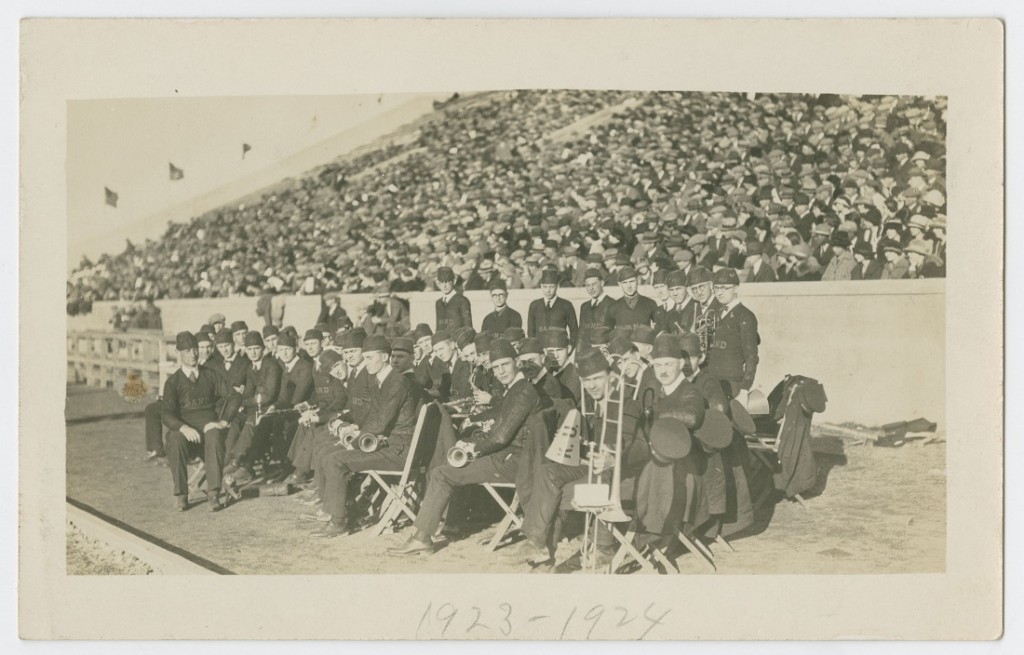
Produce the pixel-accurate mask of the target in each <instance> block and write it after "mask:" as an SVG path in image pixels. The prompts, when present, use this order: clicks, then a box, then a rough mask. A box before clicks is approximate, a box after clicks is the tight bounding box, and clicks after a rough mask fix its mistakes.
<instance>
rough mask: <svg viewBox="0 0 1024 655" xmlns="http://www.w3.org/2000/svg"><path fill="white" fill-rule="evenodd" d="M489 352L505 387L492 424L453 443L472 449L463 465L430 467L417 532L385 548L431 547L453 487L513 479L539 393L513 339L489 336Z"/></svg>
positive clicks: (407, 551) (410, 551) (397, 551)
mask: <svg viewBox="0 0 1024 655" xmlns="http://www.w3.org/2000/svg"><path fill="white" fill-rule="evenodd" d="M489 356H490V359H491V367H492V369H493V370H494V375H495V377H496V378H497V379H498V381H499V382H501V383H502V384H503V385H505V386H506V387H507V388H508V392H507V393H506V394H505V397H504V398H502V401H501V405H500V411H497V412H495V422H494V425H493V427H492V428H491V430H490V431H489V432H487V433H485V434H482V435H480V436H479V437H477V438H473V439H469V440H461V441H459V442H458V443H457V444H456V445H457V446H459V447H460V448H463V449H464V450H466V451H468V452H469V453H472V455H471V456H472V457H473V459H472V461H470V462H468V463H467V464H466V465H465V466H462V467H455V466H452V465H451V464H441V465H440V466H436V467H434V468H433V469H432V470H431V471H430V478H429V481H428V483H427V493H426V496H425V497H424V499H423V503H422V504H421V505H420V510H419V514H418V515H417V516H416V521H415V523H414V527H415V533H414V534H413V535H412V536H410V537H409V539H408V540H407V541H406V542H405V543H404V544H402V545H401V546H399V547H398V548H392V549H389V550H388V553H389V554H392V555H416V554H420V553H431V552H433V550H434V546H433V540H432V537H433V535H434V533H435V532H436V531H437V527H438V525H439V524H440V522H441V515H442V514H443V513H444V510H445V507H446V506H447V505H448V501H449V499H450V498H451V495H452V490H453V489H454V488H455V487H461V486H465V485H469V484H480V483H482V482H515V481H516V477H517V472H518V471H519V464H520V461H519V460H520V455H521V454H522V450H523V446H524V445H525V444H526V441H527V439H528V438H530V437H531V435H530V430H529V428H528V426H527V422H528V419H529V418H530V417H531V415H533V414H535V413H537V412H538V411H540V409H541V396H540V395H539V394H538V393H537V389H536V388H535V387H534V385H533V384H531V383H530V381H529V380H527V379H526V378H525V377H524V376H523V374H522V373H521V372H520V371H519V370H518V369H517V368H516V351H515V349H514V348H513V347H512V344H510V343H509V342H508V341H506V340H504V339H497V340H495V341H493V342H492V343H491V351H490V355H489Z"/></svg>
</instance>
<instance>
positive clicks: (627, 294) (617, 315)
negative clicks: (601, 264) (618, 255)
mask: <svg viewBox="0 0 1024 655" xmlns="http://www.w3.org/2000/svg"><path fill="white" fill-rule="evenodd" d="M618 278H619V288H620V289H622V297H621V298H619V299H618V300H616V301H615V302H614V304H612V306H611V307H609V308H608V313H607V314H606V315H605V325H607V326H608V327H610V328H613V329H614V328H617V327H628V328H632V327H633V326H635V325H647V326H651V325H654V313H655V311H656V310H657V309H658V305H657V303H655V302H654V301H653V300H651V299H650V298H648V297H647V296H644V295H641V294H640V293H638V292H637V286H638V283H639V281H638V280H637V272H636V269H635V268H633V267H631V266H626V267H625V268H623V269H622V270H621V271H619V273H618Z"/></svg>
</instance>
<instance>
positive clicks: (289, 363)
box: [284, 355, 299, 373]
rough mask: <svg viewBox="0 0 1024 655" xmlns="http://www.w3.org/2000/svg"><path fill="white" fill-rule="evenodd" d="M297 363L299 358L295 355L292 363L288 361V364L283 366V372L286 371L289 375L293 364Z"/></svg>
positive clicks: (293, 366)
mask: <svg viewBox="0 0 1024 655" xmlns="http://www.w3.org/2000/svg"><path fill="white" fill-rule="evenodd" d="M298 361H299V356H298V355H296V356H295V357H292V361H290V362H288V363H287V364H285V365H284V370H286V371H288V372H289V373H291V372H292V369H293V368H295V364H296V363H297V362H298Z"/></svg>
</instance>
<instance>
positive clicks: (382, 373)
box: [377, 364, 391, 385]
mask: <svg viewBox="0 0 1024 655" xmlns="http://www.w3.org/2000/svg"><path fill="white" fill-rule="evenodd" d="M389 375H391V364H385V365H384V368H382V369H381V370H379V371H377V384H379V385H383V384H384V379H385V378H387V377H388V376H389Z"/></svg>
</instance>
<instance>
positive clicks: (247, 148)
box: [242, 143, 252, 159]
mask: <svg viewBox="0 0 1024 655" xmlns="http://www.w3.org/2000/svg"><path fill="white" fill-rule="evenodd" d="M250 150H252V146H251V145H249V144H248V143H243V144H242V159H245V153H247V152H249V151H250Z"/></svg>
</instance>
